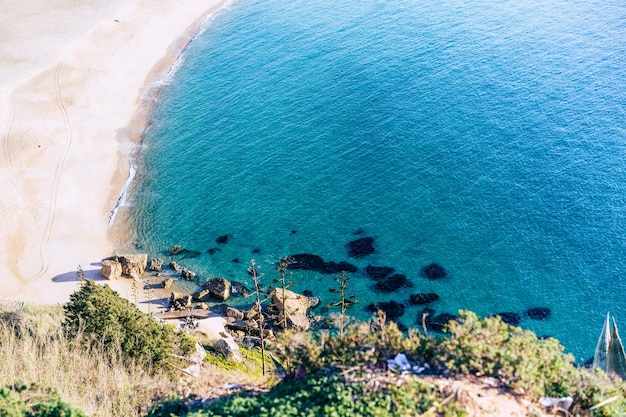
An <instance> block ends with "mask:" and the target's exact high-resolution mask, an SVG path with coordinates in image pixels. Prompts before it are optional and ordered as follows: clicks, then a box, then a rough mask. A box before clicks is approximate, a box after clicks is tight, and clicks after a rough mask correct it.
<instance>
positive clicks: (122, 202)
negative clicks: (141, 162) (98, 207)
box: [108, 161, 137, 227]
mask: <svg viewBox="0 0 626 417" xmlns="http://www.w3.org/2000/svg"><path fill="white" fill-rule="evenodd" d="M136 175H137V168H135V165H134V163H133V162H132V161H131V164H130V166H129V168H128V178H127V179H126V182H125V183H124V186H123V187H122V190H121V191H120V196H119V198H118V199H117V202H116V203H115V207H113V209H112V210H111V212H110V213H109V223H108V225H109V227H110V226H111V225H112V224H113V222H114V221H115V215H116V214H117V211H118V210H119V208H120V207H123V206H126V205H128V190H129V189H130V187H131V185H132V183H133V181H134V179H135V176H136Z"/></svg>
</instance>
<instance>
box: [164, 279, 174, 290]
mask: <svg viewBox="0 0 626 417" xmlns="http://www.w3.org/2000/svg"><path fill="white" fill-rule="evenodd" d="M173 286H174V279H173V278H166V279H164V280H163V281H162V282H161V287H163V288H165V289H166V290H168V289H170V288H172V287H173Z"/></svg>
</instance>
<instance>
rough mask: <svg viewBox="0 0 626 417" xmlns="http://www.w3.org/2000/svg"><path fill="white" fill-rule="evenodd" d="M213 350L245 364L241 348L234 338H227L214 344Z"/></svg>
mask: <svg viewBox="0 0 626 417" xmlns="http://www.w3.org/2000/svg"><path fill="white" fill-rule="evenodd" d="M213 349H214V350H215V351H216V352H218V353H221V354H222V355H224V356H226V357H227V358H228V359H230V360H232V361H235V362H243V358H242V357H241V351H240V350H239V346H238V345H237V343H235V340H234V339H233V338H232V337H225V338H222V339H220V340H218V341H217V342H215V343H214V344H213Z"/></svg>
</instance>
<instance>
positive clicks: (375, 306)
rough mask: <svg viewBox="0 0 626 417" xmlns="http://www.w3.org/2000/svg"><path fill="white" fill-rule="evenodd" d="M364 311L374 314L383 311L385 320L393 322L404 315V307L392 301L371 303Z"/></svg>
mask: <svg viewBox="0 0 626 417" xmlns="http://www.w3.org/2000/svg"><path fill="white" fill-rule="evenodd" d="M365 310H366V311H369V312H372V313H376V312H378V310H380V311H383V312H384V313H385V315H386V317H387V320H395V319H397V318H399V317H402V316H403V315H404V305H403V304H400V303H398V302H396V301H393V300H392V301H381V302H378V303H372V304H370V305H368V306H367V307H366V308H365Z"/></svg>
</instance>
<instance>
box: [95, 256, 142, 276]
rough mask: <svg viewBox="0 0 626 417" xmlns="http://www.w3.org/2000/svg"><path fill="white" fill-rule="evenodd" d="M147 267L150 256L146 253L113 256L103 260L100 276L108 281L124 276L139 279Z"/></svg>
mask: <svg viewBox="0 0 626 417" xmlns="http://www.w3.org/2000/svg"><path fill="white" fill-rule="evenodd" d="M147 265H148V255H147V254H145V253H134V254H126V255H118V256H112V257H110V258H105V259H103V260H102V269H101V271H100V275H102V276H103V277H104V278H106V279H119V278H121V276H122V275H127V276H130V277H138V276H140V275H141V274H143V272H144V271H145V270H146V267H147Z"/></svg>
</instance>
